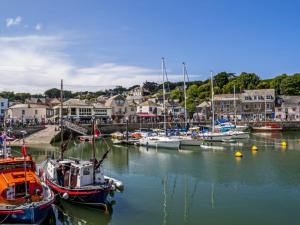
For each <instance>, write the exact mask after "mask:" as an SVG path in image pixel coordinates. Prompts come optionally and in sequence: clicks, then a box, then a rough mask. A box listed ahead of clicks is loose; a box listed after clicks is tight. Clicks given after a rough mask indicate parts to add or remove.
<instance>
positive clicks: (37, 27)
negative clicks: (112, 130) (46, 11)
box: [34, 23, 43, 31]
mask: <svg viewBox="0 0 300 225" xmlns="http://www.w3.org/2000/svg"><path fill="white" fill-rule="evenodd" d="M42 28H43V25H42V24H41V23H38V24H37V25H35V27H34V29H35V30H37V31H40V30H41V29H42Z"/></svg>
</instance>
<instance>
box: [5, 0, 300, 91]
mask: <svg viewBox="0 0 300 225" xmlns="http://www.w3.org/2000/svg"><path fill="white" fill-rule="evenodd" d="M299 9H300V3H298V1H278V0H273V1H271V0H261V1H258V0H252V1H250V0H249V1H247V0H231V1H229V0H227V1H225V0H198V1H196V0H194V1H191V0H190V1H189V0H186V1H179V0H178V1H177V0H165V1H163V0H135V1H134V0H118V1H117V0H109V1H102V0H85V1H83V0H76V1H74V0H72V1H70V0H64V1H61V0H60V1H59V0H43V1H37V0H35V1H33V0H31V1H30V0H27V1H18V0H9V1H8V0H7V1H5V0H3V1H1V2H0V12H1V13H0V47H1V49H2V51H1V52H0V76H1V77H2V80H3V82H2V84H0V89H2V90H14V91H29V92H43V91H44V90H46V89H47V88H49V87H53V86H57V87H58V86H59V80H60V78H63V79H64V80H65V83H66V86H67V88H68V89H72V90H99V89H104V88H108V87H112V86H115V85H124V86H130V85H133V84H141V83H142V82H143V81H144V80H146V79H147V80H153V81H160V80H161V76H160V58H161V57H162V56H164V57H166V62H167V68H168V71H169V74H170V75H169V77H170V80H173V81H175V80H180V79H181V70H182V69H181V63H182V61H185V62H186V63H187V65H188V70H189V74H190V75H191V77H192V79H206V78H208V77H209V71H210V70H213V71H214V72H215V73H217V72H220V71H228V72H236V73H240V72H242V71H246V72H255V73H257V74H258V75H260V76H261V77H262V78H269V77H272V76H274V75H278V74H281V73H296V72H299V71H300V68H299V67H300V64H299V60H298V57H297V56H298V55H297V53H298V52H299V50H300V44H299V40H300V26H299V25H300V14H299V13H298V11H299Z"/></svg>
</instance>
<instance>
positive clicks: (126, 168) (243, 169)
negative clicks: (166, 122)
mask: <svg viewBox="0 0 300 225" xmlns="http://www.w3.org/2000/svg"><path fill="white" fill-rule="evenodd" d="M283 139H285V140H287V142H288V147H287V148H286V149H282V148H281V146H280V142H281V140H283ZM242 144H243V146H232V145H230V144H221V143H220V144H218V145H219V146H224V150H201V149H200V148H185V149H183V150H181V151H175V150H163V149H159V150H155V149H148V150H147V149H146V148H139V147H128V148H127V147H113V150H112V151H111V152H110V154H109V157H108V159H107V160H106V161H105V164H104V166H105V168H106V172H107V174H108V175H109V176H113V177H116V178H117V179H120V180H122V181H123V182H124V184H125V190H124V192H123V193H116V194H115V196H114V198H113V199H114V200H115V205H114V206H113V212H112V214H111V215H107V214H105V213H104V212H103V211H100V210H93V209H88V208H83V207H82V206H81V207H79V206H74V205H70V204H68V203H65V202H63V203H61V205H59V206H57V207H55V208H54V212H53V217H52V219H51V221H47V223H50V222H51V223H52V224H89V225H93V224H101V225H104V224H110V225H127V224H128V225H133V224H145V225H148V224H149V225H153V224H155V225H156V224H162V225H165V224H169V225H177V224H180V225H181V224H206V225H210V224H230V225H235V224H237V225H240V224H243V225H247V224H249V225H250V224H251V225H253V224H264V225H265V224H272V225H274V224H287V225H293V224H299V223H300V222H299V221H300V213H299V210H300V133H297V132H293V133H284V134H274V135H272V136H258V135H252V136H251V139H250V140H248V141H245V142H243V143H242ZM242 144H240V145H242ZM253 144H255V145H256V146H257V147H258V151H257V153H256V154H255V153H252V152H251V151H250V147H251V146H252V145H253ZM104 149H105V145H104V144H103V143H97V155H98V157H99V158H100V157H101V155H102V154H103V152H104ZM56 150H57V149H56ZM235 150H242V152H243V154H244V157H243V158H242V159H239V160H238V159H236V158H235V157H234V156H233V155H234V151H235ZM29 151H30V153H31V154H32V155H34V157H35V159H36V160H37V161H41V160H43V159H44V158H45V156H46V155H51V154H53V152H55V149H54V148H53V149H51V148H50V149H49V148H45V147H41V148H39V149H30V150H29ZM67 154H68V155H70V156H73V157H78V158H84V159H89V158H90V157H91V145H90V144H89V143H77V144H73V145H72V147H71V148H70V150H69V151H68V153H67Z"/></svg>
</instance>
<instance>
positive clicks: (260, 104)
mask: <svg viewBox="0 0 300 225" xmlns="http://www.w3.org/2000/svg"><path fill="white" fill-rule="evenodd" d="M241 103H242V120H245V121H263V120H265V116H266V120H272V119H274V118H275V90H274V89H260V90H245V91H244V92H243V93H242V94H241Z"/></svg>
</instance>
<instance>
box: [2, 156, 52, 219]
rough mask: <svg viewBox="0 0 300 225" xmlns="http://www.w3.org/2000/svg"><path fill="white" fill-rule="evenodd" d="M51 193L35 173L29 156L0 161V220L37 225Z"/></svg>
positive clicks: (47, 208)
mask: <svg viewBox="0 0 300 225" xmlns="http://www.w3.org/2000/svg"><path fill="white" fill-rule="evenodd" d="M54 199H55V196H54V194H53V192H52V191H51V189H50V188H49V187H47V186H46V185H45V184H44V183H42V182H41V181H40V180H39V178H38V176H37V175H36V166H35V163H34V162H33V160H32V157H31V156H25V157H11V156H9V157H6V158H4V159H1V160H0V222H1V223H19V224H20V223H22V224H23V223H25V224H39V223H41V222H42V221H43V220H44V219H45V218H46V217H47V215H48V212H49V209H51V208H52V206H51V205H52V203H53V202H54Z"/></svg>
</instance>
